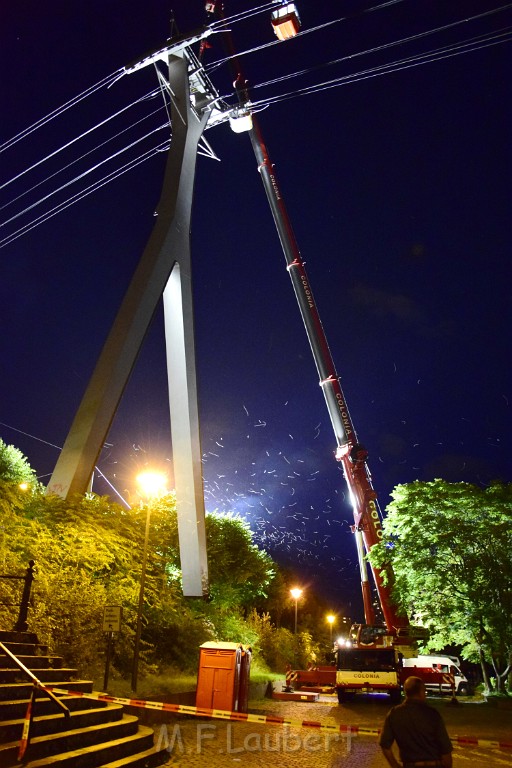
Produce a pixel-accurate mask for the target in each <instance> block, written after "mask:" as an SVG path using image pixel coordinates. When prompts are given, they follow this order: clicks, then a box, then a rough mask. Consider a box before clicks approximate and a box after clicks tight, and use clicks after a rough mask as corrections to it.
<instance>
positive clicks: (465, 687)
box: [402, 656, 470, 695]
mask: <svg viewBox="0 0 512 768" xmlns="http://www.w3.org/2000/svg"><path fill="white" fill-rule="evenodd" d="M456 661H457V662H458V659H457V658H456V657H455V656H416V658H413V659H403V660H402V664H403V666H404V667H418V669H431V670H432V671H433V672H440V673H442V674H451V675H453V677H454V680H455V692H456V693H458V694H461V695H466V694H468V693H469V692H470V691H469V681H468V679H467V677H466V676H465V675H464V674H463V673H462V672H461V670H460V667H459V665H458V664H456V663H455V662H456ZM426 687H427V689H429V690H433V691H434V690H435V691H439V685H438V684H433V685H429V684H428V683H426ZM441 690H442V691H443V692H444V693H451V687H450V685H449V684H448V683H447V684H443V685H442V686H441Z"/></svg>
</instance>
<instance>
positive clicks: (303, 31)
mask: <svg viewBox="0 0 512 768" xmlns="http://www.w3.org/2000/svg"><path fill="white" fill-rule="evenodd" d="M404 1H405V0H387V2H385V3H380V4H379V5H374V6H372V7H371V8H366V9H365V10H363V11H361V13H358V14H353V15H351V16H340V18H339V19H332V20H331V21H326V22H324V23H323V24H319V25H317V26H316V27H311V28H309V29H301V30H299V32H297V34H296V35H294V37H293V39H294V40H296V39H297V38H298V37H301V36H303V35H309V34H311V33H312V32H318V31H319V30H321V29H326V28H327V27H331V26H332V25H333V24H339V23H340V22H342V21H349V20H350V19H353V18H356V17H357V16H361V15H362V14H364V13H371V12H372V11H378V10H381V9H382V8H387V7H388V6H390V5H396V4H397V3H403V2H404ZM218 23H220V22H218ZM281 42H282V41H281V40H271V41H270V42H268V43H263V44H262V45H257V46H255V47H254V48H248V49H247V50H245V51H241V52H240V53H237V54H234V55H231V56H226V57H225V58H223V59H219V60H218V61H214V62H212V63H211V64H210V65H208V66H206V67H205V70H206V71H207V72H213V71H215V70H216V69H218V68H219V67H220V66H221V65H222V64H224V63H225V62H227V61H230V60H231V59H233V58H239V57H241V56H247V54H249V53H256V52H257V51H263V50H265V49H266V48H270V47H272V46H273V45H279V44H280V43H281Z"/></svg>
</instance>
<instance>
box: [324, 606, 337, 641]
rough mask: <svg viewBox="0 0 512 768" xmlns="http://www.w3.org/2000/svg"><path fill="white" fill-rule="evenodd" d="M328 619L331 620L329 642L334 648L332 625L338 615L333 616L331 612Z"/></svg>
mask: <svg viewBox="0 0 512 768" xmlns="http://www.w3.org/2000/svg"><path fill="white" fill-rule="evenodd" d="M326 619H327V621H328V622H329V642H330V644H331V648H332V625H333V624H334V622H335V621H336V616H333V615H332V613H330V614H329V615H328V616H326Z"/></svg>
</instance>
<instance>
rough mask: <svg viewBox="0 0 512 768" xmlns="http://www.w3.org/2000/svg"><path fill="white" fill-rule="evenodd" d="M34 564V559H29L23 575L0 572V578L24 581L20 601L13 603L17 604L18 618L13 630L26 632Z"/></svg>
mask: <svg viewBox="0 0 512 768" xmlns="http://www.w3.org/2000/svg"><path fill="white" fill-rule="evenodd" d="M34 565H35V561H34V560H29V561H28V568H27V570H26V571H25V573H24V574H23V576H18V575H11V574H6V573H2V574H0V579H18V580H20V581H24V582H25V583H24V585H23V593H22V595H21V602H20V603H14V605H19V613H18V619H17V621H16V624H15V625H14V627H13V631H14V632H26V631H27V630H28V609H29V604H30V590H31V589H32V582H33V581H34Z"/></svg>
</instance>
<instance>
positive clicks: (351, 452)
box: [239, 89, 428, 702]
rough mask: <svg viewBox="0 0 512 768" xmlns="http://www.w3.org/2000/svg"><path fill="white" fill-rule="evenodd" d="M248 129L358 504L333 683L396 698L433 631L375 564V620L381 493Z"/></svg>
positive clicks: (277, 196) (279, 199) (341, 695)
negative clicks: (400, 602)
mask: <svg viewBox="0 0 512 768" xmlns="http://www.w3.org/2000/svg"><path fill="white" fill-rule="evenodd" d="M239 99H240V101H242V102H243V106H244V107H245V108H246V109H247V110H249V111H250V102H249V99H248V94H247V92H246V91H245V90H244V89H242V90H240V91H239ZM249 137H250V139H251V144H252V147H253V151H254V154H255V157H256V162H257V166H258V171H259V173H260V177H261V180H262V182H263V186H264V188H265V192H266V195H267V199H268V202H269V205H270V209H271V212H272V215H273V218H274V223H275V226H276V228H277V231H278V234H279V238H280V241H281V246H282V248H283V251H284V255H285V259H286V268H287V270H288V273H289V275H290V278H291V281H292V286H293V289H294V292H295V297H296V299H297V302H298V305H299V309H300V313H301V316H302V320H303V322H304V327H305V330H306V333H307V336H308V339H309V344H310V347H311V351H312V354H313V358H314V361H315V365H316V368H317V372H318V376H319V384H320V387H321V389H322V392H323V394H324V398H325V402H326V405H327V410H328V412H329V417H330V420H331V424H332V427H333V430H334V435H335V439H336V450H335V456H336V459H337V460H338V461H339V462H340V463H341V465H342V467H343V473H344V476H345V480H346V483H347V486H348V490H349V497H350V500H351V503H352V507H353V514H354V522H353V525H352V532H353V534H354V539H355V543H356V549H357V555H358V563H359V570H360V575H361V589H362V595H363V606H364V617H365V623H364V624H360V625H354V626H353V627H352V630H351V636H350V638H349V642H348V643H347V645H345V646H344V647H339V648H338V650H337V652H336V655H337V659H336V671H335V679H334V685H335V688H336V691H337V694H338V700H339V701H340V702H342V701H344V700H345V699H346V698H347V696H351V695H353V694H355V693H356V692H358V691H386V692H388V693H389V694H390V696H391V698H392V699H393V700H395V699H399V698H400V691H401V669H402V664H401V661H402V659H403V658H404V657H414V656H416V653H417V642H418V640H420V639H424V638H425V637H426V636H428V632H427V630H425V628H423V627H414V626H412V625H411V624H410V623H409V620H408V617H407V616H406V615H405V614H403V613H401V612H399V610H398V608H397V606H396V605H395V603H394V602H393V600H392V598H391V586H390V585H391V584H392V574H388V576H390V577H391V578H387V579H383V573H382V571H381V570H380V569H378V568H375V567H373V566H371V570H372V574H373V579H374V582H375V586H376V589H377V594H378V599H379V603H380V606H381V608H382V614H383V617H384V625H379V624H376V622H375V612H374V608H373V603H372V588H371V585H370V581H369V578H368V566H367V561H366V557H365V555H366V554H367V553H368V552H369V551H370V550H371V548H372V547H373V546H374V545H375V544H377V543H378V542H379V541H380V539H381V538H382V525H381V514H380V511H379V508H378V504H377V494H376V492H375V490H374V488H373V486H372V481H371V476H370V471H369V468H368V464H367V458H368V451H367V450H366V448H365V447H364V446H363V445H362V444H361V443H360V442H359V440H358V438H357V434H356V430H355V428H354V425H353V422H352V418H351V416H350V412H349V409H348V406H347V401H346V398H345V395H344V393H343V390H342V388H341V383H340V379H339V377H338V374H337V372H336V369H335V366H334V361H333V358H332V355H331V352H330V349H329V345H328V342H327V338H326V335H325V332H324V329H323V326H322V322H321V320H320V314H319V311H318V308H317V306H316V303H315V299H314V296H313V290H312V288H311V285H310V282H309V279H308V276H307V273H306V269H305V265H304V262H303V260H302V257H301V254H300V251H299V248H298V245H297V241H296V239H295V235H294V232H293V228H292V225H291V222H290V219H289V217H288V213H287V210H286V206H285V203H284V198H283V195H282V193H281V190H280V187H279V184H278V181H277V178H276V175H275V170H274V166H273V164H272V162H271V160H270V156H269V153H268V150H267V147H266V145H265V142H264V140H263V136H262V132H261V129H260V127H259V124H258V121H257V120H256V118H255V116H254V115H252V127H251V128H250V130H249Z"/></svg>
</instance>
